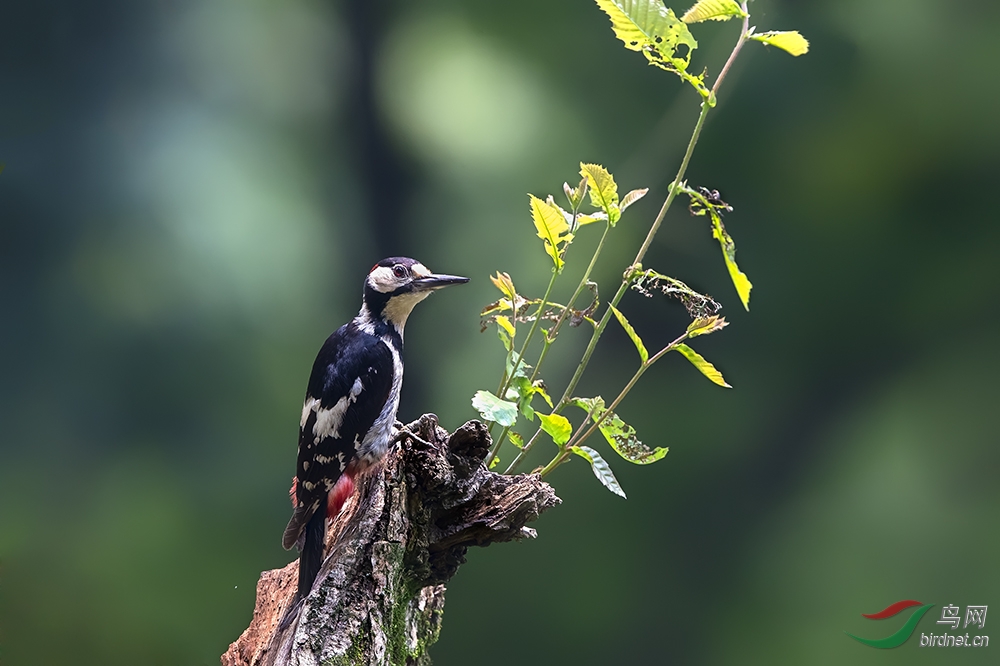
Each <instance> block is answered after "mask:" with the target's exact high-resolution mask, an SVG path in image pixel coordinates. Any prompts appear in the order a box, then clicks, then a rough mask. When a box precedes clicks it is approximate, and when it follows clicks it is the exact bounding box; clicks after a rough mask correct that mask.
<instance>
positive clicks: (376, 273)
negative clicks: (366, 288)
mask: <svg viewBox="0 0 1000 666" xmlns="http://www.w3.org/2000/svg"><path fill="white" fill-rule="evenodd" d="M368 281H369V282H370V283H371V285H372V288H373V289H374V290H375V291H377V292H380V293H383V294H386V293H389V292H390V291H393V290H394V289H395V288H396V287H398V286H399V284H398V282H399V281H398V280H397V279H396V276H394V275H393V274H392V268H390V267H389V266H379V267H378V268H376V269H375V270H373V271H372V272H371V273H369V274H368Z"/></svg>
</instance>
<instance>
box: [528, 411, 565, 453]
mask: <svg viewBox="0 0 1000 666" xmlns="http://www.w3.org/2000/svg"><path fill="white" fill-rule="evenodd" d="M535 415H536V416H537V417H538V420H539V421H540V422H541V424H542V430H544V431H545V432H547V433H549V435H550V436H551V437H552V441H553V442H555V443H556V444H558V445H559V446H562V445H563V444H565V443H566V442H568V441H569V436H570V435H572V434H573V425H572V424H571V423H570V422H569V419H567V418H566V417H565V416H563V415H562V414H542V413H541V412H535Z"/></svg>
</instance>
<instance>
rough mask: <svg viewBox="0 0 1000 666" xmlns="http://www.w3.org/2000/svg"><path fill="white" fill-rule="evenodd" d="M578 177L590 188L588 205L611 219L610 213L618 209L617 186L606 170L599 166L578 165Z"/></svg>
mask: <svg viewBox="0 0 1000 666" xmlns="http://www.w3.org/2000/svg"><path fill="white" fill-rule="evenodd" d="M580 175H581V176H583V177H584V178H586V179H587V185H588V186H589V188H590V203H592V204H593V205H594V208H600V209H601V210H603V211H604V212H605V214H607V215H608V217H609V218H610V217H611V211H612V210H613V209H616V208H617V207H618V184H617V183H616V182H615V179H614V177H613V176H612V175H611V174H610V173H609V172H608V170H607V169H605V168H604V167H602V166H601V165H600V164H585V163H583V162H581V163H580Z"/></svg>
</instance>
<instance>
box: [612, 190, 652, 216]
mask: <svg viewBox="0 0 1000 666" xmlns="http://www.w3.org/2000/svg"><path fill="white" fill-rule="evenodd" d="M647 192H649V188H648V187H644V188H642V189H639V190H632V191H631V192H629V193H628V194H626V195H625V197H624V198H623V199H622V201H621V203H620V204H619V205H618V207H619V208H620V209H621V211H622V212H623V213H624V212H625V209H626V208H628V207H629V206H631V205H632V204H634V203H635V202H636V201H638V200H639V199H641V198H643V197H644V196H646V193H647Z"/></svg>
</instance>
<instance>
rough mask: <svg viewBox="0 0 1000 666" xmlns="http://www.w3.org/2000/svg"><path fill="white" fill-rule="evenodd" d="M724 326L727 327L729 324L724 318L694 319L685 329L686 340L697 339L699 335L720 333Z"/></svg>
mask: <svg viewBox="0 0 1000 666" xmlns="http://www.w3.org/2000/svg"><path fill="white" fill-rule="evenodd" d="M726 326H729V322H728V321H726V318H725V317H704V318H698V319H695V320H694V321H693V322H691V324H690V325H689V326H688V327H687V334H688V339H690V338H697V337H698V336H699V335H708V334H709V333H715V332H716V331H721V330H722V329H724V328H725V327H726Z"/></svg>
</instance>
